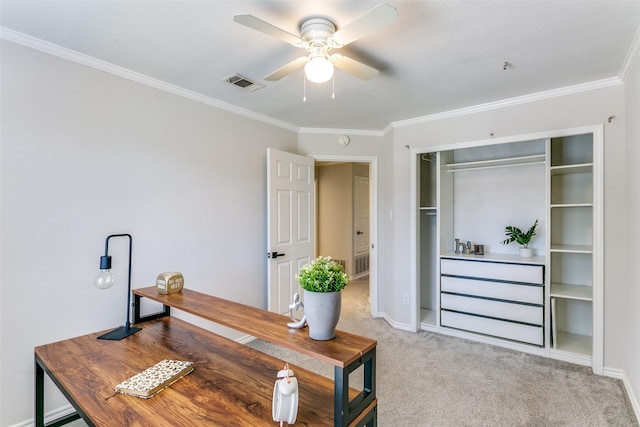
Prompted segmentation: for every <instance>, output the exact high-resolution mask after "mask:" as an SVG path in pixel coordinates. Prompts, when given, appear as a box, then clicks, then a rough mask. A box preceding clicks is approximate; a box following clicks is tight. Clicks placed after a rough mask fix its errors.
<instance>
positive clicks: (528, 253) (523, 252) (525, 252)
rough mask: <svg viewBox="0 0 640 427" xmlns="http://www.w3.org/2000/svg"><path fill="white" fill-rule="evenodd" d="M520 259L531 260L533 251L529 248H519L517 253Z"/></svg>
mask: <svg viewBox="0 0 640 427" xmlns="http://www.w3.org/2000/svg"><path fill="white" fill-rule="evenodd" d="M518 255H520V257H521V258H531V257H532V256H533V249H531V248H520V251H519V252H518Z"/></svg>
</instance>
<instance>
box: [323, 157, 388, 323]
mask: <svg viewBox="0 0 640 427" xmlns="http://www.w3.org/2000/svg"><path fill="white" fill-rule="evenodd" d="M312 157H313V158H314V159H315V160H316V163H315V167H316V174H315V177H316V182H315V198H316V200H315V202H316V203H315V206H316V211H315V218H316V222H315V236H316V239H315V245H316V246H315V256H316V257H317V256H320V255H322V256H331V257H332V258H333V259H335V260H337V261H338V262H340V263H341V264H343V266H344V267H345V271H346V272H347V273H348V274H349V275H350V276H351V278H352V281H353V282H354V283H356V282H357V283H358V284H359V285H360V286H361V285H362V282H364V281H366V282H367V284H368V285H367V286H366V288H367V290H368V298H369V302H370V309H371V315H372V316H376V317H377V312H378V310H377V275H376V273H377V269H376V267H377V263H376V250H375V247H376V245H375V241H376V230H377V224H376V215H375V212H376V208H375V207H376V198H375V194H376V193H375V188H376V159H375V158H370V157H366V158H365V157H362V158H355V157H354V158H345V157H340V158H336V157H326V156H312Z"/></svg>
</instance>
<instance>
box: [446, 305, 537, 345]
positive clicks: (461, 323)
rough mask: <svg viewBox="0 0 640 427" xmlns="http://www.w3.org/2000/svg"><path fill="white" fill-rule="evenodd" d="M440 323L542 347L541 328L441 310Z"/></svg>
mask: <svg viewBox="0 0 640 427" xmlns="http://www.w3.org/2000/svg"><path fill="white" fill-rule="evenodd" d="M440 322H441V324H442V326H445V327H450V328H456V329H464V330H466V331H471V332H476V333H480V334H485V335H491V336H495V337H499V338H506V339H510V340H514V341H520V342H525V343H529V344H535V345H540V346H542V345H544V328H543V327H542V326H530V325H523V324H520V323H512V322H506V321H503V320H496V319H488V318H486V317H478V316H472V315H467V314H462V313H453V312H450V311H446V310H442V312H441V313H440Z"/></svg>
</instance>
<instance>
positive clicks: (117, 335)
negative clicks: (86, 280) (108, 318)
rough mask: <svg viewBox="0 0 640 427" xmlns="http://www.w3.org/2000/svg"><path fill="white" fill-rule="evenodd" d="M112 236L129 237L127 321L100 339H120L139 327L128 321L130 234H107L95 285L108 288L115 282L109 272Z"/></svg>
mask: <svg viewBox="0 0 640 427" xmlns="http://www.w3.org/2000/svg"><path fill="white" fill-rule="evenodd" d="M112 237H128V238H129V283H128V287H127V321H126V322H125V324H124V326H120V327H119V328H116V329H114V330H113V331H110V332H107V333H106V334H104V335H100V336H99V337H98V339H102V340H121V339H123V338H126V337H128V336H129V335H131V334H134V333H136V332H138V331H139V330H140V329H141V328H132V327H131V324H130V322H129V317H130V309H131V246H132V244H133V239H132V238H131V235H130V234H111V235H109V236H107V239H106V240H105V243H104V256H101V257H100V274H98V276H97V277H96V280H95V285H96V287H97V288H99V289H108V288H110V287H111V286H113V284H114V283H115V280H114V278H113V275H112V274H111V257H110V256H109V239H110V238H112Z"/></svg>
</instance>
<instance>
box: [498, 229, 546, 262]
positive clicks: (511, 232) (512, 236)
mask: <svg viewBox="0 0 640 427" xmlns="http://www.w3.org/2000/svg"><path fill="white" fill-rule="evenodd" d="M538 224H539V222H538V220H537V219H536V222H534V223H533V225H532V226H531V227H530V228H529V230H527V232H526V233H524V232H523V231H522V230H520V229H519V228H518V227H514V226H512V225H507V226H506V227H505V229H504V231H505V234H506V235H507V237H508V238H507V239H505V240H503V241H502V244H503V245H508V244H509V243H511V242H517V243H519V244H520V245H521V248H520V251H519V253H518V254H519V255H520V256H521V257H523V258H531V257H532V256H533V250H532V249H531V248H530V247H529V243H530V242H531V239H532V238H533V236H535V235H536V228H538Z"/></svg>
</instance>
